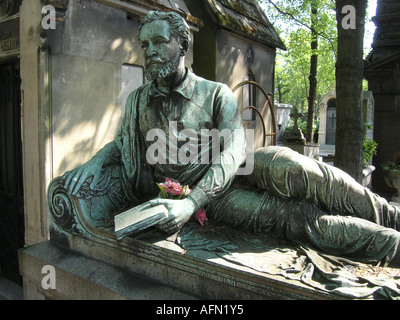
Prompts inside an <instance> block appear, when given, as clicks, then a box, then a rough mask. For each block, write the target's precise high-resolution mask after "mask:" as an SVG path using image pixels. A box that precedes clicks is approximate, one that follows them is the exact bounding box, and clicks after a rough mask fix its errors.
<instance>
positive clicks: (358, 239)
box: [208, 188, 400, 267]
mask: <svg viewBox="0 0 400 320" xmlns="http://www.w3.org/2000/svg"><path fill="white" fill-rule="evenodd" d="M208 214H209V216H210V217H211V218H212V219H214V220H217V221H220V222H222V223H225V224H228V225H231V226H233V227H238V228H241V229H246V230H249V231H253V232H255V233H256V234H259V235H273V236H278V237H281V238H284V239H288V240H291V241H294V242H296V243H299V244H302V245H311V246H313V247H316V248H318V249H320V250H322V251H324V252H327V253H329V254H333V255H338V256H347V257H349V258H351V257H353V258H358V259H363V260H364V261H365V262H372V261H374V262H377V261H381V262H382V263H383V264H385V265H387V264H389V265H390V266H393V267H400V252H399V243H400V232H398V231H396V230H393V229H391V228H386V227H382V226H379V225H377V224H376V223H373V222H370V221H367V220H365V219H360V218H357V217H352V216H338V215H331V214H327V213H326V212H325V211H324V210H321V209H320V208H319V207H317V206H316V205H314V204H312V203H310V202H308V201H305V200H295V199H282V198H280V197H277V196H271V195H268V194H267V193H266V192H257V191H256V192H255V191H250V190H246V189H242V188H232V189H231V190H229V191H228V192H227V193H226V194H224V196H223V197H221V198H219V199H217V200H215V201H214V202H212V203H210V205H209V207H208Z"/></svg>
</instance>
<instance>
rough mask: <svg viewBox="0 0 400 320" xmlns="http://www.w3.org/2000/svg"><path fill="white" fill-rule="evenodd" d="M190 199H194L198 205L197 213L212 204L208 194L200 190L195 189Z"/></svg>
mask: <svg viewBox="0 0 400 320" xmlns="http://www.w3.org/2000/svg"><path fill="white" fill-rule="evenodd" d="M188 198H190V199H192V200H193V201H194V203H195V204H196V206H197V208H196V211H198V210H200V209H201V208H203V207H204V206H206V205H207V204H208V203H209V202H210V201H209V199H208V196H207V195H206V193H205V192H204V191H203V190H202V189H200V188H194V189H193V190H192V192H191V193H190V195H189V196H188Z"/></svg>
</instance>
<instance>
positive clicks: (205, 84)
mask: <svg viewBox="0 0 400 320" xmlns="http://www.w3.org/2000/svg"><path fill="white" fill-rule="evenodd" d="M192 75H193V76H194V77H195V78H196V85H197V86H198V87H199V88H202V90H204V91H205V92H209V93H210V92H215V91H218V92H221V93H222V94H229V95H230V94H233V93H232V90H231V89H230V88H229V87H228V86H227V85H226V84H225V83H222V82H218V81H212V80H208V79H205V78H203V77H200V76H198V75H196V74H194V73H193V74H192Z"/></svg>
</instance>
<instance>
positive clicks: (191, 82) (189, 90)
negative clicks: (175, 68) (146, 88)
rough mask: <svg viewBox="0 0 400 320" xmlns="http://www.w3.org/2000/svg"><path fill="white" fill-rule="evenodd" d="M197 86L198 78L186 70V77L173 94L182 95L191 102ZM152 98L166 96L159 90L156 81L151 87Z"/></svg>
mask: <svg viewBox="0 0 400 320" xmlns="http://www.w3.org/2000/svg"><path fill="white" fill-rule="evenodd" d="M195 84H196V76H195V74H194V73H193V72H191V71H190V70H189V69H187V68H186V76H185V78H184V79H183V81H182V82H181V83H180V84H179V85H178V86H177V87H176V88H175V89H174V90H173V92H177V93H179V94H181V95H182V96H183V97H185V98H186V99H188V100H190V99H191V98H192V96H193V92H194V87H195ZM150 96H151V97H159V96H165V95H164V94H163V93H162V92H160V91H159V90H158V89H157V86H156V83H155V81H153V82H152V83H151V86H150Z"/></svg>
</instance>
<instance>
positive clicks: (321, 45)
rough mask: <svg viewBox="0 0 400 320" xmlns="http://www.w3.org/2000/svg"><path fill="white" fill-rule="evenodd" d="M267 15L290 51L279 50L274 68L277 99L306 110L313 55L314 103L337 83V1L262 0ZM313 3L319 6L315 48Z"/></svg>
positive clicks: (303, 110)
mask: <svg viewBox="0 0 400 320" xmlns="http://www.w3.org/2000/svg"><path fill="white" fill-rule="evenodd" d="M260 1H261V2H262V3H263V4H264V7H265V8H266V12H267V16H268V18H269V19H270V20H271V23H272V24H273V25H274V27H275V28H276V29H277V31H278V33H279V34H280V37H281V38H282V40H283V41H284V42H285V44H286V47H287V51H278V52H277V59H276V68H275V84H276V87H277V88H279V90H277V91H276V92H275V100H276V101H277V100H278V99H279V97H280V95H281V102H282V103H288V104H292V105H294V106H296V107H297V108H298V109H299V110H300V111H302V112H305V111H306V110H307V97H308V93H309V92H308V90H309V78H308V77H309V74H310V57H311V55H312V54H318V70H317V82H318V86H317V97H316V101H315V103H317V102H318V101H320V100H321V98H322V97H323V96H324V95H325V94H326V93H327V92H328V91H329V89H330V87H331V86H332V85H334V84H335V62H336V50H337V30H336V13H335V3H334V1H331V0H301V1H299V0H260ZM272 3H273V4H272ZM311 3H313V4H314V5H316V6H317V7H318V13H317V17H316V22H317V24H316V32H317V34H318V50H316V51H315V52H312V50H311V47H310V43H311V40H312V38H311V19H312V15H311V10H310V8H311Z"/></svg>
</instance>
